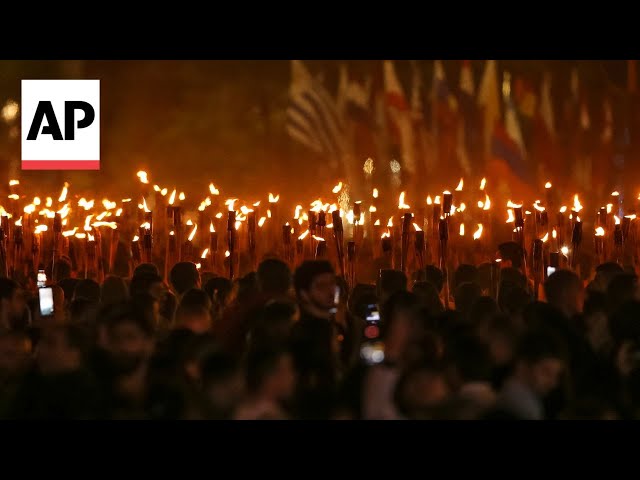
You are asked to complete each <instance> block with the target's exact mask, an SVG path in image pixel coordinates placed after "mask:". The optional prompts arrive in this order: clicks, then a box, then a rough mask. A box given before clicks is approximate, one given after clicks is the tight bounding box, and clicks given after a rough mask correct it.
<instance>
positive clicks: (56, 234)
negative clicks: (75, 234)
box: [51, 213, 62, 272]
mask: <svg viewBox="0 0 640 480" xmlns="http://www.w3.org/2000/svg"><path fill="white" fill-rule="evenodd" d="M61 236H62V216H61V215H60V214H59V213H56V214H55V217H53V253H52V260H51V272H53V269H54V267H55V264H56V262H57V261H58V259H59V258H60V238H61Z"/></svg>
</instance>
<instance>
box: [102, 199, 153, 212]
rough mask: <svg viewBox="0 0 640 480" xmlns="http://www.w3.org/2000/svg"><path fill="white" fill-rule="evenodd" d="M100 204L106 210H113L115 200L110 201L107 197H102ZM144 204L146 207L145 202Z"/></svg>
mask: <svg viewBox="0 0 640 480" xmlns="http://www.w3.org/2000/svg"><path fill="white" fill-rule="evenodd" d="M142 200H143V202H144V197H143V198H142ZM102 205H104V208H106V209H107V210H113V209H114V208H116V202H110V201H109V199H107V198H103V199H102ZM144 205H145V207H146V203H145V204H144ZM146 211H147V210H145V212H146Z"/></svg>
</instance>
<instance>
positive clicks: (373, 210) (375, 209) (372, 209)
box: [369, 205, 378, 213]
mask: <svg viewBox="0 0 640 480" xmlns="http://www.w3.org/2000/svg"><path fill="white" fill-rule="evenodd" d="M377 211H378V209H377V208H376V207H374V206H373V205H371V206H370V207H369V212H370V213H375V212H377Z"/></svg>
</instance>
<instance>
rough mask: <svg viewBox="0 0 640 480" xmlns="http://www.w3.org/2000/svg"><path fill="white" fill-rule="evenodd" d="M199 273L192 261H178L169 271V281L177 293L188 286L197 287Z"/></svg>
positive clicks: (180, 293)
mask: <svg viewBox="0 0 640 480" xmlns="http://www.w3.org/2000/svg"><path fill="white" fill-rule="evenodd" d="M199 280H200V273H199V272H198V269H197V268H196V264H195V263H193V262H178V263H176V264H175V265H174V266H173V268H172V269H171V272H170V273H169V281H170V282H171V286H173V288H174V290H175V291H176V292H177V293H178V295H182V294H183V293H184V292H186V291H187V290H189V289H190V288H197V286H198V281H199Z"/></svg>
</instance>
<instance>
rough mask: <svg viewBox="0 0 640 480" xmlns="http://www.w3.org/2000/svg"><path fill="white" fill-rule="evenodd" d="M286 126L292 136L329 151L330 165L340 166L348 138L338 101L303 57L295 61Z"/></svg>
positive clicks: (313, 148)
mask: <svg viewBox="0 0 640 480" xmlns="http://www.w3.org/2000/svg"><path fill="white" fill-rule="evenodd" d="M286 128H287V132H288V133H289V135H290V136H291V138H293V139H294V140H296V141H298V142H300V143H301V144H303V145H305V146H306V147H308V148H310V149H311V150H313V151H314V152H316V153H322V154H325V155H328V156H329V162H330V165H331V166H333V167H334V168H337V166H338V162H339V161H340V160H341V159H342V156H343V154H344V150H345V140H344V132H343V126H342V124H341V121H340V117H339V114H338V107H337V104H336V101H335V100H334V99H333V98H332V97H331V95H330V94H329V92H327V90H326V89H325V88H324V86H323V85H322V84H321V83H320V82H319V81H317V80H316V79H314V78H313V77H312V76H311V74H310V73H309V71H308V70H307V69H306V67H305V66H304V64H303V63H302V62H301V61H299V60H293V61H292V81H291V87H290V89H289V108H288V109H287V124H286Z"/></svg>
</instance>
